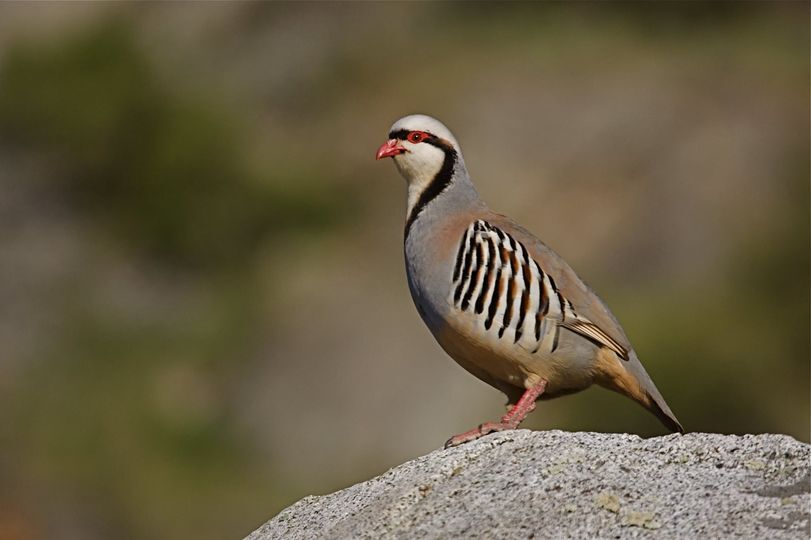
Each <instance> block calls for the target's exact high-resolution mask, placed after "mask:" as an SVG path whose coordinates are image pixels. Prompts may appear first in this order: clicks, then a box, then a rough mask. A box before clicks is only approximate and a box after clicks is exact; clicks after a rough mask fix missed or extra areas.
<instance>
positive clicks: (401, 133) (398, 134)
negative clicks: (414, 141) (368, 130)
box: [389, 129, 411, 141]
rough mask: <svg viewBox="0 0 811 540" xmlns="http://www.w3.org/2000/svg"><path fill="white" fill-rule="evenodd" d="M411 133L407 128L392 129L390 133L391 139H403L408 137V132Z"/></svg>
mask: <svg viewBox="0 0 811 540" xmlns="http://www.w3.org/2000/svg"><path fill="white" fill-rule="evenodd" d="M409 133H411V132H410V131H408V130H407V129H398V130H397V131H392V132H391V133H389V139H400V140H401V141H404V140H406V138H408V134H409Z"/></svg>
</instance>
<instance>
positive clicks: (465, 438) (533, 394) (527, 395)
mask: <svg viewBox="0 0 811 540" xmlns="http://www.w3.org/2000/svg"><path fill="white" fill-rule="evenodd" d="M544 390H546V381H544V380H542V381H541V382H540V383H538V384H537V385H535V386H533V387H532V388H529V389H527V390H526V391H525V392H524V394H523V395H522V396H521V399H519V400H518V402H517V403H516V404H515V405H513V407H512V409H510V410H509V412H507V414H505V415H504V416H502V417H501V422H485V423H484V424H481V425H480V426H479V427H477V428H474V429H471V430H470V431H465V432H464V433H460V434H459V435H455V436H453V437H451V438H450V439H448V440H447V442H445V448H450V447H452V446H459V445H460V444H464V443H466V442H470V441H475V440H476V439H478V438H479V437H483V436H485V435H487V434H489V433H493V432H496V431H506V430H508V429H515V428H517V427H518V425H519V424H520V423H521V422H522V421H523V420H524V418H526V417H527V415H528V414H529V413H531V412H532V411H533V410H534V409H535V400H537V399H538V397H539V396H540V395H541V394H543V392H544Z"/></svg>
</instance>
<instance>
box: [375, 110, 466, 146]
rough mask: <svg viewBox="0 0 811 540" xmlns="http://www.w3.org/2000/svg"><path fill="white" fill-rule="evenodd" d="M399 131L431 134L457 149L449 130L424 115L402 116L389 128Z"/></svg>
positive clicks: (454, 139)
mask: <svg viewBox="0 0 811 540" xmlns="http://www.w3.org/2000/svg"><path fill="white" fill-rule="evenodd" d="M401 129H405V130H407V131H425V132H426V133H431V134H433V135H436V136H437V137H440V138H442V139H445V140H447V141H450V142H451V143H453V145H454V146H455V147H456V148H457V149H458V148H459V143H458V142H456V137H454V136H453V133H451V130H449V129H448V128H447V127H445V124H443V123H442V122H440V121H439V120H437V119H436V118H433V117H431V116H428V115H426V114H411V115H409V116H404V117H402V118H400V119H399V120H397V121H396V122H395V123H394V125H393V126H391V130H390V131H399V130H401Z"/></svg>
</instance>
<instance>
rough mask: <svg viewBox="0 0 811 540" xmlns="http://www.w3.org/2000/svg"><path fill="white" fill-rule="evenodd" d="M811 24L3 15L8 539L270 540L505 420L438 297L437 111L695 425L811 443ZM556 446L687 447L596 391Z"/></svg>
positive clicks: (560, 424) (0, 207) (789, 11)
mask: <svg viewBox="0 0 811 540" xmlns="http://www.w3.org/2000/svg"><path fill="white" fill-rule="evenodd" d="M808 17H809V7H808V4H807V3H803V2H791V3H777V2H775V3H771V2H770V3H735V4H730V3H712V4H696V3H689V4H678V3H668V4H666V5H662V4H648V3H636V4H630V5H625V4H610V5H597V4H588V3H577V4H563V3H554V4H527V3H522V4H509V5H507V4H500V5H498V6H497V7H494V6H490V5H487V4H468V5H460V4H456V3H439V4H426V3H419V4H400V3H393V4H388V3H386V4H384V3H380V4H369V3H358V4H325V3H313V4H301V3H295V4H293V3H290V4H287V3H253V2H252V3H207V4H187V3H144V4H118V3H116V4H104V3H86V4H85V3H59V4H49V3H36V4H23V3H6V4H2V5H0V538H3V539H9V538H10V539H40V538H65V539H73V538H76V539H79V538H81V539H102V538H135V539H141V538H144V539H146V538H149V539H174V538H201V539H215V538H240V537H242V536H244V535H246V534H247V533H249V532H250V531H251V530H253V529H254V528H256V527H257V526H258V525H260V524H261V523H262V522H264V521H265V520H267V519H268V518H270V517H271V516H272V515H274V514H275V513H277V512H278V511H279V510H280V509H281V508H283V507H284V506H286V505H288V504H290V503H292V502H294V501H295V500H297V499H299V498H301V497H302V496H304V495H307V494H318V493H326V492H330V491H333V490H336V489H339V488H341V487H345V486H347V485H350V484H353V483H355V482H359V481H363V480H366V479H368V478H369V477H371V476H374V475H376V474H379V473H381V472H383V471H384V470H386V469H387V468H389V467H392V466H395V465H398V464H399V463H401V462H403V461H405V460H407V459H410V458H413V457H416V456H419V455H422V454H424V453H427V452H429V451H431V450H433V449H436V448H438V447H439V446H441V444H442V443H443V442H444V441H445V440H446V439H447V437H449V436H450V435H452V434H454V433H457V432H460V431H463V430H466V429H469V428H471V427H473V426H474V425H477V424H478V423H480V422H482V421H484V420H489V419H494V418H496V417H498V416H499V415H500V414H502V411H503V409H502V404H503V402H504V398H503V396H502V395H501V394H500V393H499V392H497V391H495V390H493V389H491V388H489V387H488V386H486V385H485V384H484V383H481V382H479V381H478V380H477V379H475V378H474V377H472V376H470V375H468V374H467V373H466V372H464V371H463V370H462V368H460V367H458V366H457V365H456V364H455V363H454V362H453V361H452V360H450V359H449V358H448V357H447V356H446V355H445V354H444V353H443V352H442V351H441V350H440V348H439V347H438V345H436V344H435V343H434V341H433V339H432V337H431V336H430V334H429V333H428V331H427V330H426V329H425V328H424V327H423V324H422V322H421V321H420V319H419V316H418V315H417V312H416V310H415V309H414V307H413V305H412V302H411V299H410V296H409V293H408V289H407V285H406V279H405V273H404V268H403V261H402V227H403V220H404V207H405V187H404V182H403V181H402V179H401V178H400V177H399V175H398V174H397V172H396V170H395V168H394V166H393V164H392V163H390V162H388V161H386V162H375V161H374V152H375V150H376V149H377V147H378V146H379V145H380V144H381V143H382V142H383V141H384V140H385V138H386V134H387V132H388V128H389V126H390V125H391V123H392V122H393V121H394V120H396V119H397V118H399V117H400V116H403V115H405V114H408V113H413V112H424V113H428V114H431V115H434V116H437V117H439V118H440V119H442V120H443V121H444V122H445V123H446V124H447V125H448V126H450V128H451V129H452V130H453V131H454V132H455V134H456V136H457V138H458V139H459V140H460V141H461V143H462V147H463V149H464V151H465V158H466V161H467V164H468V166H469V168H470V170H471V174H472V176H473V178H474V181H476V183H477V185H478V187H479V190H480V192H481V193H482V195H483V196H484V198H485V199H486V200H487V201H488V202H489V204H490V206H491V207H492V208H494V209H496V210H497V211H500V212H504V213H507V214H509V215H511V216H512V217H513V218H515V219H517V220H518V221H519V222H521V223H523V224H524V225H525V226H527V227H528V228H529V229H530V230H532V231H534V232H535V233H536V234H537V235H538V236H540V237H541V238H542V239H543V240H544V241H545V242H546V243H548V244H549V245H551V246H552V247H553V248H554V249H556V250H557V251H558V252H559V253H561V254H562V255H563V256H564V257H565V258H566V259H567V260H568V261H569V262H570V263H571V264H572V265H573V266H574V268H575V269H577V270H578V272H579V273H580V274H581V275H582V276H583V277H584V278H585V279H586V280H587V281H588V282H589V283H590V284H591V285H592V286H593V287H594V288H595V289H596V290H597V291H598V292H599V293H600V294H601V296H602V297H603V298H604V299H605V300H606V301H607V302H608V304H609V305H610V306H611V307H612V309H613V311H614V312H615V314H616V315H617V316H618V318H619V319H620V320H621V321H622V322H623V325H624V327H625V329H626V332H627V333H628V335H629V336H630V338H631V340H632V341H633V343H634V344H635V347H636V349H637V351H638V353H639V356H640V357H641V359H642V360H643V362H644V363H645V365H646V366H647V368H648V371H649V372H650V373H651V375H652V376H653V378H654V380H655V381H656V382H657V385H658V386H659V389H660V390H661V391H662V393H663V394H664V395H665V397H666V398H667V400H668V402H669V403H670V405H671V407H672V408H673V410H674V411H675V412H676V414H677V415H678V416H679V418H680V419H681V421H682V423H683V424H684V425H685V427H686V428H687V429H688V430H690V431H716V432H723V433H761V432H779V433H787V434H790V435H792V436H794V437H796V438H798V439H800V440H802V441H809V438H810V436H809V423H810V422H811V421H810V420H809V380H810V375H809V54H808V43H809V28H808ZM572 216H574V217H576V219H571V218H572ZM564 223H565V224H566V225H565V226H563V225H562V224H564ZM526 426H527V427H531V428H533V429H552V428H557V429H566V430H595V431H622V432H632V433H638V434H640V435H643V436H653V435H659V434H662V433H664V431H663V428H661V427H660V426H659V424H658V422H657V421H656V419H655V418H653V416H652V415H650V414H649V413H647V412H646V411H644V410H643V409H642V408H640V407H638V406H637V405H635V404H634V403H632V402H631V401H629V400H627V399H625V398H622V397H621V396H619V395H616V394H611V393H609V392H607V391H605V390H602V389H599V388H595V389H592V390H589V391H587V392H585V393H582V394H579V395H575V396H570V397H565V398H562V399H559V400H555V401H552V402H544V403H543V404H542V405H541V406H539V407H538V410H537V411H536V412H535V413H534V414H533V415H531V417H530V419H529V421H528V422H527V423H526Z"/></svg>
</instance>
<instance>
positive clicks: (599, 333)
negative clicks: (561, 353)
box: [488, 214, 632, 359]
mask: <svg viewBox="0 0 811 540" xmlns="http://www.w3.org/2000/svg"><path fill="white" fill-rule="evenodd" d="M488 219H489V220H490V221H491V222H492V223H493V224H494V225H496V226H498V227H502V228H503V229H504V230H505V231H507V232H509V233H510V234H512V235H513V236H514V237H515V238H516V239H517V240H518V241H520V242H521V243H522V244H524V246H525V247H526V248H527V250H528V251H529V252H530V254H531V255H532V257H533V258H534V259H535V260H536V261H537V263H538V264H539V265H540V266H541V268H543V270H544V271H545V272H547V273H549V274H550V275H551V276H552V277H553V278H554V280H555V284H556V285H557V287H558V289H559V290H560V292H561V294H562V295H563V296H564V297H565V298H566V299H567V300H568V301H569V302H570V303H571V304H572V307H573V308H574V310H575V312H576V313H577V314H578V315H579V316H580V317H581V318H582V319H584V320H578V319H573V320H571V321H568V324H566V323H564V324H563V325H562V326H564V327H565V328H569V329H570V330H572V331H574V332H577V333H578V334H581V335H583V336H584V337H586V338H588V339H592V340H594V341H597V342H599V343H600V344H601V345H604V346H605V347H608V348H609V349H611V350H613V351H615V352H616V353H617V354H618V355H619V356H620V357H623V358H625V359H627V358H628V353H629V352H630V351H631V350H632V347H631V343H630V342H629V340H628V337H627V336H626V335H625V332H624V331H623V330H622V327H621V326H620V324H619V322H618V321H617V319H616V318H615V317H614V315H613V314H612V313H611V311H610V310H609V309H608V307H607V306H606V305H605V303H603V301H602V300H601V299H600V297H599V296H597V294H596V293H595V292H594V291H593V290H592V289H591V288H590V287H589V286H588V285H586V283H585V282H583V280H582V279H580V276H578V275H577V274H576V273H575V271H574V270H572V267H571V266H569V265H568V264H567V263H566V261H564V260H563V258H562V257H561V256H560V255H558V254H557V253H555V252H554V251H553V250H552V249H551V248H550V247H549V246H547V245H546V244H544V243H543V242H541V241H540V240H538V239H537V238H536V237H535V236H534V235H533V234H532V233H530V232H529V231H527V230H526V229H524V228H523V227H521V226H520V225H518V224H516V223H515V222H513V221H512V220H511V219H509V218H508V217H506V216H503V215H500V214H492V215H491V216H489V217H488Z"/></svg>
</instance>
